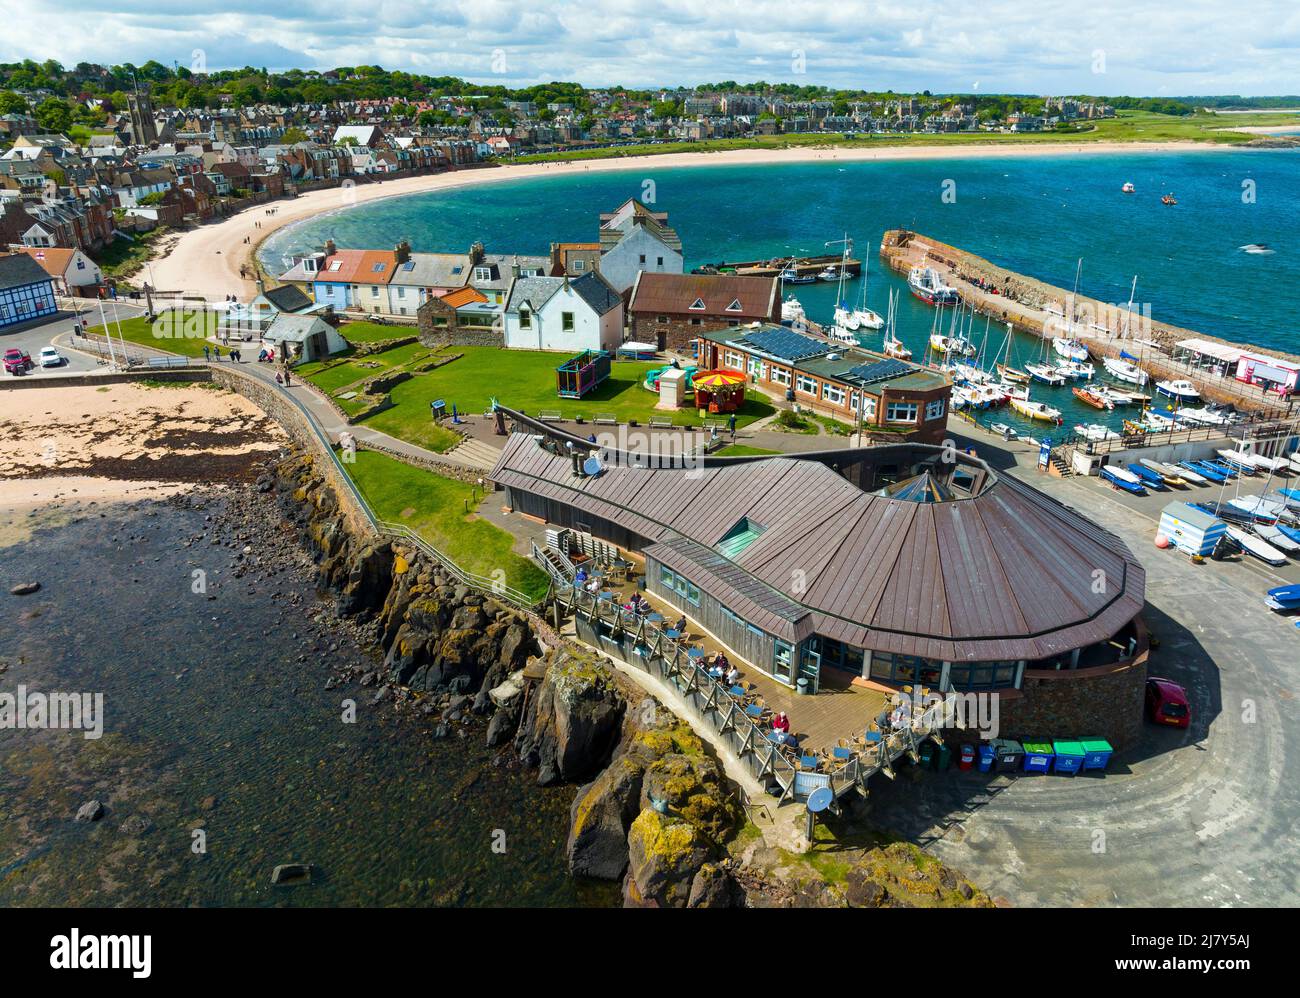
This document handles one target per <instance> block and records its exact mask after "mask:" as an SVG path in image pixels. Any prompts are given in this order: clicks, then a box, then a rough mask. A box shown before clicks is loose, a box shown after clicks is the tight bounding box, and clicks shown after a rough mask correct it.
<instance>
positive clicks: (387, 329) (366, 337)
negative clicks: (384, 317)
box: [339, 322, 419, 343]
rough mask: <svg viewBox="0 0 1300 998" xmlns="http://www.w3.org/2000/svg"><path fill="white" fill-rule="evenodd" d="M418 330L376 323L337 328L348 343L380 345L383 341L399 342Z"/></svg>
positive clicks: (348, 323) (344, 324)
mask: <svg viewBox="0 0 1300 998" xmlns="http://www.w3.org/2000/svg"><path fill="white" fill-rule="evenodd" d="M418 331H419V330H417V329H416V328H415V326H396V325H380V324H379V323H378V322H345V323H343V324H342V325H341V326H339V333H341V334H342V336H343V338H344V339H345V340H347V341H348V342H349V343H382V342H383V341H384V340H400V339H402V338H404V337H407V336H414V335H415V334H416V333H417V332H418Z"/></svg>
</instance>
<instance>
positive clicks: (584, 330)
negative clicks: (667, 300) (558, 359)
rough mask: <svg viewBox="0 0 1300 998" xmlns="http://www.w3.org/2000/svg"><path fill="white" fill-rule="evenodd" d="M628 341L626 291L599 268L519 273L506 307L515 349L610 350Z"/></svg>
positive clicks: (508, 335)
mask: <svg viewBox="0 0 1300 998" xmlns="http://www.w3.org/2000/svg"><path fill="white" fill-rule="evenodd" d="M622 342H623V297H622V295H620V294H619V293H618V292H617V291H616V290H614V288H613V287H612V286H611V285H610V283H609V282H608V281H606V280H605V279H604V278H603V277H602V276H601V275H600V274H598V273H587V274H583V275H582V276H581V277H579V278H576V279H572V278H568V277H517V278H515V280H514V281H513V282H512V283H511V285H510V290H509V293H508V295H507V298H506V310H505V345H506V346H507V347H510V348H512V349H515V350H563V351H566V352H570V353H577V352H579V351H581V350H608V351H610V352H611V353H612V352H613V351H615V350H617V349H618V347H619V344H621V343H622Z"/></svg>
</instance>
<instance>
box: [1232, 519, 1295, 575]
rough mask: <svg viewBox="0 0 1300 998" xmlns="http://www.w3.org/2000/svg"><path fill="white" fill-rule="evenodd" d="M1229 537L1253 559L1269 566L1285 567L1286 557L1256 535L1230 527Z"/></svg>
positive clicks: (1239, 528)
mask: <svg viewBox="0 0 1300 998" xmlns="http://www.w3.org/2000/svg"><path fill="white" fill-rule="evenodd" d="M1227 535H1228V536H1229V537H1230V538H1231V539H1232V542H1233V543H1234V544H1236V545H1237V547H1239V548H1241V550H1243V551H1245V552H1246V553H1247V554H1248V555H1250V556H1251V557H1253V558H1258V559H1259V560H1260V561H1262V562H1264V563H1265V564H1267V565H1285V564H1286V555H1284V554H1283V553H1282V552H1281V551H1279V550H1278V549H1277V548H1275V547H1274V546H1273V545H1272V544H1269V543H1268V542H1267V541H1262V540H1260V539H1259V538H1258V537H1256V536H1255V535H1254V534H1250V533H1247V532H1246V531H1245V530H1243V529H1242V528H1241V527H1234V526H1232V524H1229V525H1228V529H1227Z"/></svg>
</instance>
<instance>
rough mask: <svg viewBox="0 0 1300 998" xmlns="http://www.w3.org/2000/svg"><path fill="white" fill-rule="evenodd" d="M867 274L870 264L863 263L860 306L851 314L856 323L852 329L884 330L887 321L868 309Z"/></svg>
mask: <svg viewBox="0 0 1300 998" xmlns="http://www.w3.org/2000/svg"><path fill="white" fill-rule="evenodd" d="M867 273H868V262H867V260H866V259H864V260H863V261H862V287H861V289H860V290H859V292H858V305H857V307H856V308H855V309H854V310H853V311H852V312H851V313H849V318H851V319H852V320H853V322H854V325H852V326H851V327H850V328H851V329H883V328H884V327H885V320H884V319H882V318H881V317H880V314H879V313H878V312H876V311H874V310H872V309H870V308H867Z"/></svg>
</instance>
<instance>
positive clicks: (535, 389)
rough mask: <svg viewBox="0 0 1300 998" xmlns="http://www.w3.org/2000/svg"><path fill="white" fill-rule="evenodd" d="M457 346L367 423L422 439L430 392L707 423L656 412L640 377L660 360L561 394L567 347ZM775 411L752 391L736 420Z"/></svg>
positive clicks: (476, 404) (468, 401)
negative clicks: (576, 393)
mask: <svg viewBox="0 0 1300 998" xmlns="http://www.w3.org/2000/svg"><path fill="white" fill-rule="evenodd" d="M455 349H456V350H457V351H458V352H463V353H464V356H463V357H461V358H460V359H459V360H454V361H452V362H451V363H450V364H444V365H443V366H442V367H440V368H438V369H437V370H434V371H429V372H428V373H425V374H417V375H416V376H415V377H413V378H412V379H411V380H409V381H404V382H402V384H400V385H397V386H396V387H395V388H394V389H393V390H392V392H391V395H392V399H393V402H394V403H395V406H394V408H392V409H389V410H388V411H387V412H381V413H379V414H378V415H376V416H373V417H371V418H370V419H368V420H367V421H366V424H367V425H368V426H373V427H374V428H375V429H377V430H383V431H384V432H385V433H390V434H392V435H393V436H395V437H401V438H402V439H404V440H410V441H412V442H413V443H419V442H420V441H419V439H418V434H420V433H421V432H422V431H423V430H424V429H425V428H427V427H428V424H429V403H430V402H431V401H432V400H434V399H443V400H445V401H446V403H447V409H448V411H450V410H451V406H452V404H453V403H454V404H455V405H457V406H458V407H459V408H460V411H461V412H471V413H479V412H485V411H487V408H488V406H489V404H490V403H491V400H492V399H493V398H496V399H497V400H498V401H500V402H501V404H502V405H508V406H510V407H511V408H512V409H519V410H521V411H523V412H526V413H528V414H529V415H533V416H535V415H537V413H539V412H543V411H549V412H558V413H560V414H561V415H562V416H563V417H565V418H567V419H572V418H574V417H575V416H582V417H584V418H586V419H591V418H593V417H595V416H597V415H605V414H609V415H612V416H614V417H615V418H616V419H618V420H619V421H620V422H626V421H627V420H629V419H635V420H638V421H639V422H641V423H642V424H643V425H644V424H645V423H646V422H647V421H648V420H650V419H652V418H667V417H669V416H671V418H672V421H673V422H674V423H676V424H678V425H681V426H686V425H695V426H698V425H700V423H701V420H700V417H699V414H698V413H697V412H696V411H695V410H694V409H679V410H677V411H676V412H674V413H663V412H656V410H655V408H654V405H655V402H656V401H658V396H656V395H655V394H654V393H653V392H649V391H646V389H644V388H643V387H641V381H642V379H643V377H644V376H645V372H646V371H647V370H650V369H651V368H654V367H662V366H663V364H662V363H654V362H650V363H646V362H636V361H618V362H615V363H614V365H613V368H612V371H611V373H610V376H609V378H608V380H606V381H605V383H604V384H602V385H601V386H600V387H599V388H598V389H597V390H596V391H594V392H591V393H590V394H589V395H587V397H586V398H583V399H562V398H559V397H558V396H557V395H556V393H555V368H556V367H558V366H559V365H560V363H561V362H563V361H564V360H565V359H566V358H567V356H568V355H567V354H563V353H539V352H533V351H528V350H501V349H498V348H496V347H456V348H455ZM772 411H773V410H772V406H771V405H770V404H769V403H768V402H767V400H766V399H764V398H762V397H751V398H748V399H746V400H745V406H744V408H743V409H742V410H741V412H739V413H738V414H737V418H736V425H737V426H745V425H747V424H749V423H752V422H753V421H754V420H756V419H759V418H761V417H763V416H767V415H770V414H771V413H772ZM715 418H717V417H715Z"/></svg>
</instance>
